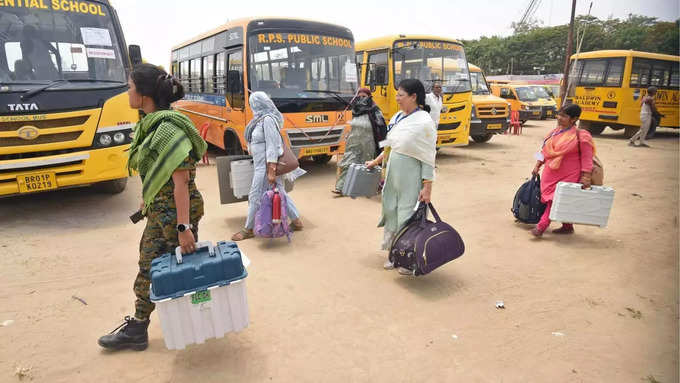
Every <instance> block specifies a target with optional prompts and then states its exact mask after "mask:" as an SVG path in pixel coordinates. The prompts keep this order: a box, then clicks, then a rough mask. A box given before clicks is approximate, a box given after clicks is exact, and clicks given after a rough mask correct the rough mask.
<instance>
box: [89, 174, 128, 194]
mask: <svg viewBox="0 0 680 383" xmlns="http://www.w3.org/2000/svg"><path fill="white" fill-rule="evenodd" d="M127 182H128V179H127V177H125V178H118V179H115V180H109V181H104V182H99V183H97V184H95V188H96V189H97V190H98V191H100V192H102V193H106V194H118V193H122V192H123V190H125V187H126V186H127Z"/></svg>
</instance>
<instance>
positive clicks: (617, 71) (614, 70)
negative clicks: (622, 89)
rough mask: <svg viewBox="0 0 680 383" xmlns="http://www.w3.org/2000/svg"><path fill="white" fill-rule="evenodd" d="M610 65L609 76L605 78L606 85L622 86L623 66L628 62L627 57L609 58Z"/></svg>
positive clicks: (608, 68)
mask: <svg viewBox="0 0 680 383" xmlns="http://www.w3.org/2000/svg"><path fill="white" fill-rule="evenodd" d="M608 61H609V65H608V66H607V78H606V79H605V85H606V86H616V87H619V86H621V80H623V67H624V65H625V63H626V61H625V59H619V58H614V59H609V60H608Z"/></svg>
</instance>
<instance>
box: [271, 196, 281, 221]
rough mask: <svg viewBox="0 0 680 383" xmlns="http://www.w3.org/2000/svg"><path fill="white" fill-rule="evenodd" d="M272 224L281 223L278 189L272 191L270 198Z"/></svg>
mask: <svg viewBox="0 0 680 383" xmlns="http://www.w3.org/2000/svg"><path fill="white" fill-rule="evenodd" d="M272 223H273V224H279V223H281V196H280V195H279V189H278V188H276V189H274V196H273V197H272Z"/></svg>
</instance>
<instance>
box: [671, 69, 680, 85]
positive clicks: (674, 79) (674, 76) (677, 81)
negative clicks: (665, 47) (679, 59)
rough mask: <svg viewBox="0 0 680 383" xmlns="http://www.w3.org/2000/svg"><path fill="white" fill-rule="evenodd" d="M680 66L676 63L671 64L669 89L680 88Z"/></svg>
mask: <svg viewBox="0 0 680 383" xmlns="http://www.w3.org/2000/svg"><path fill="white" fill-rule="evenodd" d="M679 69H680V65H679V64H678V63H672V64H671V78H670V83H669V85H670V87H671V88H677V87H678V86H680V71H679Z"/></svg>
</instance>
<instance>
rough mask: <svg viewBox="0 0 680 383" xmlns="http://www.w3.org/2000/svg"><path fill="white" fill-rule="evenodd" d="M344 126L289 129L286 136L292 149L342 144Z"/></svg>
mask: <svg viewBox="0 0 680 383" xmlns="http://www.w3.org/2000/svg"><path fill="white" fill-rule="evenodd" d="M344 130H345V128H344V126H334V127H330V128H329V127H323V128H305V129H304V130H303V129H300V128H288V129H287V130H286V134H287V135H288V140H289V141H290V146H291V148H303V147H308V146H324V145H334V144H337V143H338V142H340V140H341V138H342V133H343V132H344Z"/></svg>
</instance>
